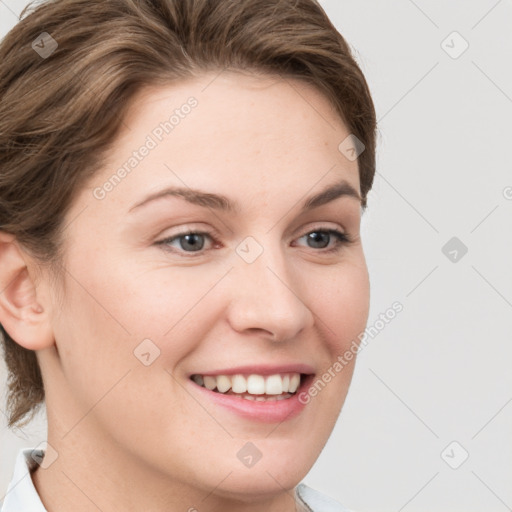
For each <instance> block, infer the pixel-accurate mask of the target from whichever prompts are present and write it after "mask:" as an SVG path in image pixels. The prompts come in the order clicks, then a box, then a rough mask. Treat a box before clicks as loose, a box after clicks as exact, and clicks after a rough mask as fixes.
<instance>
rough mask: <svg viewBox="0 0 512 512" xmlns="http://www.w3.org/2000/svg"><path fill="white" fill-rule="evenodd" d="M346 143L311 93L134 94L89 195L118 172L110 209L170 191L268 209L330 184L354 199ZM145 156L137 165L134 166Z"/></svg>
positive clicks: (250, 83)
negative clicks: (348, 188) (242, 200)
mask: <svg viewBox="0 0 512 512" xmlns="http://www.w3.org/2000/svg"><path fill="white" fill-rule="evenodd" d="M347 136H349V131H348V130H347V127H346V126H345V125H344V123H343V122H342V120H341V119H340V118H339V116H338V115H337V113H336V112H335V109H334V107H333V105H332V104H331V103H330V102H329V101H328V100H327V98H325V97H324V95H323V94H322V93H320V92H319V91H318V90H316V88H314V87H313V86H311V85H310V84H306V83H304V82H302V81H299V80H296V79H291V78H281V77H275V76H266V75H265V76H256V75H247V74H241V73H233V72H226V71H224V72H222V73H220V74H218V73H210V74H204V75H201V76H199V77H197V78H195V79H190V80H186V81H181V82H177V83H174V84H169V85H168V86H158V87H157V86H152V87H146V88H144V89H142V90H141V91H139V93H138V94H137V95H136V96H135V97H134V99H133V101H132V102H131V105H130V106H129V108H128V109H127V111H126V115H125V118H124V119H123V127H122V130H121V132H120V134H119V136H118V137H117V139H116V140H115V141H114V144H113V145H112V147H111V150H110V152H109V153H108V154H107V155H106V159H105V165H104V167H103V169H102V170H100V172H99V173H98V175H96V176H95V177H94V180H93V181H92V182H91V187H90V188H94V187H97V186H102V185H103V184H105V183H107V182H108V180H109V179H110V177H112V176H113V175H114V174H115V173H117V171H118V170H119V169H122V168H124V171H123V172H122V173H121V174H122V175H123V177H122V180H121V181H120V182H119V183H116V184H115V186H114V190H109V195H108V199H109V201H110V200H112V201H114V202H115V203H117V204H118V203H122V202H124V201H127V202H131V203H135V202H136V201H137V199H139V198H140V196H141V195H146V194H148V193H152V192H156V191H157V190H158V189H159V188H161V187H163V186H170V185H175V186H180V187H183V186H185V187H187V186H189V187H192V188H202V189H205V188H206V189H209V190H211V191H212V192H219V193H226V192H227V191H230V192H231V193H232V194H235V195H236V194H237V192H244V193H248V192H251V191H252V192H253V193H254V194H259V195H261V194H263V195H268V197H269V200H270V197H271V195H272V190H273V189H274V190H276V191H277V192H278V193H279V194H281V195H282V192H283V187H286V190H287V191H288V192H289V193H290V194H292V195H294V196H296V197H300V196H301V195H303V194H305V193H306V192H308V190H311V189H312V188H313V187H315V185H316V184H317V183H319V187H320V188H323V187H324V186H325V185H326V184H328V183H332V182H333V181H339V180H337V179H335V178H343V179H346V180H347V181H348V182H349V183H350V184H351V185H352V186H353V187H354V188H355V189H356V190H359V176H358V167H357V161H350V160H348V159H347V158H346V157H345V156H344V155H343V154H342V153H341V152H340V150H339V147H338V146H339V145H340V143H341V142H342V141H343V140H345V139H346V137H347ZM145 146H146V150H145V151H144V156H142V157H141V156H140V155H138V156H134V153H137V152H139V153H141V151H139V150H142V149H143V148H144V147H145ZM147 148H149V150H148V149H147ZM127 164H128V165H127ZM130 167H133V168H131V169H130ZM118 174H119V173H118ZM322 180H324V181H323V182H322V183H320V181H322ZM114 181H117V180H114ZM108 188H111V187H108ZM121 190H122V192H121V193H120V191H121ZM89 192H90V190H89ZM89 195H90V194H89Z"/></svg>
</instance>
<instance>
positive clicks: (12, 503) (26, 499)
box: [1, 448, 47, 512]
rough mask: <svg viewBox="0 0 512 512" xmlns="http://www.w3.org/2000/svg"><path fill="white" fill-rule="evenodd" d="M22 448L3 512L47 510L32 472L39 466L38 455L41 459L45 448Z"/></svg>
mask: <svg viewBox="0 0 512 512" xmlns="http://www.w3.org/2000/svg"><path fill="white" fill-rule="evenodd" d="M34 450H35V449H34V448H22V449H21V450H20V451H19V452H18V456H17V457H16V463H15V465H14V473H13V476H12V480H11V482H10V484H9V487H8V488H7V493H6V495H5V499H4V504H3V505H2V510H1V512H20V511H21V510H23V512H47V510H46V509H45V508H44V506H43V503H42V502H41V499H40V498H39V494H37V491H36V488H35V487H34V483H33V482H32V477H31V476H30V472H31V471H32V470H33V469H35V468H36V467H37V464H38V463H37V460H36V459H35V458H33V457H32V455H34V457H36V456H37V458H38V460H41V459H42V457H43V455H44V453H43V450H37V451H34Z"/></svg>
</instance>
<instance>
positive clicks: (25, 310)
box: [0, 231, 54, 350]
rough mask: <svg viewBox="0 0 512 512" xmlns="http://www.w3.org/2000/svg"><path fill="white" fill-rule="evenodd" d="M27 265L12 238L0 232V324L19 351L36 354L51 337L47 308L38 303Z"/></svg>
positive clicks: (23, 254)
mask: <svg viewBox="0 0 512 512" xmlns="http://www.w3.org/2000/svg"><path fill="white" fill-rule="evenodd" d="M30 261H32V260H31V259H30V258H29V257H28V255H26V253H25V252H24V251H23V250H22V249H20V247H19V245H18V244H17V242H16V239H15V237H14V236H13V235H11V234H9V233H5V232H3V231H0V324H2V326H3V328H4V329H5V330H6V331H7V333H8V334H9V336H10V337H11V338H12V339H13V340H15V341H16V342H17V343H18V344H19V345H21V346H22V347H24V348H26V349H29V350H40V349H43V348H47V347H49V346H51V345H53V344H54V337H53V330H52V328H51V322H50V317H49V314H48V310H49V306H50V304H49V303H46V304H45V303H43V302H44V301H42V297H40V298H39V300H38V296H37V293H36V292H37V290H36V287H35V283H34V281H33V275H31V273H29V268H28V266H27V263H28V262H30ZM33 273H34V272H33V268H32V274H33Z"/></svg>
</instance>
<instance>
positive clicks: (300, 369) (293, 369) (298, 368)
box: [190, 363, 315, 376]
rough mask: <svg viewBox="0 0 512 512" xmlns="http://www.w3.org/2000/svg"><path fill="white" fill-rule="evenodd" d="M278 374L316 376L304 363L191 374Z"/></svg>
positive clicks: (255, 366)
mask: <svg viewBox="0 0 512 512" xmlns="http://www.w3.org/2000/svg"><path fill="white" fill-rule="evenodd" d="M278 373H305V374H314V373H315V370H314V369H313V367H312V366H310V365H308V364H303V363H288V364H279V365H275V364H273V365H270V364H259V365H245V366H237V367H232V368H221V369H217V370H205V371H200V372H194V373H191V374H190V376H192V375H212V376H214V375H240V374H241V375H251V374H256V375H275V374H278Z"/></svg>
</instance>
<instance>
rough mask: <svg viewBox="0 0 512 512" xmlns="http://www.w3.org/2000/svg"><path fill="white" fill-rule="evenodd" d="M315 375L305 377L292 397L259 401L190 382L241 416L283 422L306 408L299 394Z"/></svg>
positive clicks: (209, 397)
mask: <svg viewBox="0 0 512 512" xmlns="http://www.w3.org/2000/svg"><path fill="white" fill-rule="evenodd" d="M313 377H314V375H308V376H307V377H306V378H304V379H303V382H301V385H300V387H299V388H298V389H297V392H296V393H295V394H294V395H292V396H291V397H290V398H287V399H285V400H271V401H259V402H258V401H255V400H246V399H245V398H241V397H239V396H236V395H225V394H223V393H218V392H216V391H211V390H209V389H207V388H204V387H203V386H199V385H198V384H196V383H195V382H193V381H192V380H191V381H190V384H191V385H192V386H193V387H194V389H196V390H197V391H198V392H199V393H201V394H202V396H204V397H205V398H207V399H208V400H209V401H211V402H212V403H214V404H218V405H220V406H222V407H224V408H226V409H228V410H230V411H232V412H234V413H236V414H238V415H239V416H242V417H244V418H247V419H250V420H253V421H260V422H262V423H282V422H283V421H286V420H290V419H292V418H294V417H295V416H297V415H298V414H300V413H301V412H302V411H303V410H304V407H305V406H306V404H303V403H301V402H300V401H299V396H300V393H301V391H304V390H305V389H307V388H308V387H309V384H310V382H311V381H312V380H313Z"/></svg>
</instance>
